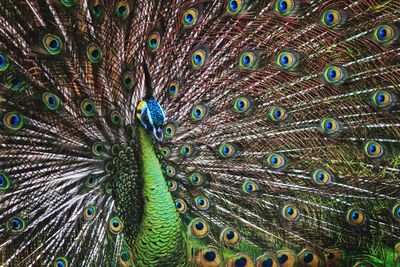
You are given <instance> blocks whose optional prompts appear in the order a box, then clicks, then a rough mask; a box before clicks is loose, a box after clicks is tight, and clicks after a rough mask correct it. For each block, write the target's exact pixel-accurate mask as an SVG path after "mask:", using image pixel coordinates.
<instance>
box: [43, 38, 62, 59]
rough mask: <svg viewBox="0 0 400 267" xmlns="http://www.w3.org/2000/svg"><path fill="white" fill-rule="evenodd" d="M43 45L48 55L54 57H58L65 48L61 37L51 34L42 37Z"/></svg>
mask: <svg viewBox="0 0 400 267" xmlns="http://www.w3.org/2000/svg"><path fill="white" fill-rule="evenodd" d="M42 45H43V47H44V48H45V49H46V51H47V53H49V54H50V55H52V56H55V55H58V54H59V53H60V52H61V50H62V48H63V44H62V42H61V39H60V37H58V36H57V35H55V34H50V33H48V34H46V35H44V36H43V37H42Z"/></svg>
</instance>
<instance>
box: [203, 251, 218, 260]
mask: <svg viewBox="0 0 400 267" xmlns="http://www.w3.org/2000/svg"><path fill="white" fill-rule="evenodd" d="M216 257H217V255H216V254H215V252H214V251H207V252H206V253H204V259H206V260H207V261H214V260H215V258H216Z"/></svg>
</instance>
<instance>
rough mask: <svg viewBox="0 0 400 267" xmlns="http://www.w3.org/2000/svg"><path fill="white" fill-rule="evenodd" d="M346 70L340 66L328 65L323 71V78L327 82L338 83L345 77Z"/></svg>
mask: <svg viewBox="0 0 400 267" xmlns="http://www.w3.org/2000/svg"><path fill="white" fill-rule="evenodd" d="M346 76H347V75H346V70H345V69H344V68H341V67H336V66H330V67H328V68H326V69H325V71H324V79H325V81H326V82H328V83H329V84H333V85H335V84H340V83H343V82H344V81H345V79H346Z"/></svg>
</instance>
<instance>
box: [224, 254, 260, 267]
mask: <svg viewBox="0 0 400 267" xmlns="http://www.w3.org/2000/svg"><path fill="white" fill-rule="evenodd" d="M228 262H229V263H230V264H228V266H235V267H236V266H240V267H251V266H254V265H253V261H252V260H251V258H250V257H249V256H248V255H246V254H244V253H238V254H236V255H235V256H234V257H232V258H230V259H228Z"/></svg>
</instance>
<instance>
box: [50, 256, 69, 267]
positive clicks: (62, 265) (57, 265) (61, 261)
mask: <svg viewBox="0 0 400 267" xmlns="http://www.w3.org/2000/svg"><path fill="white" fill-rule="evenodd" d="M53 266H54V267H68V260H67V259H66V258H65V257H58V258H57V259H56V260H55V261H54V265H53Z"/></svg>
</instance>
